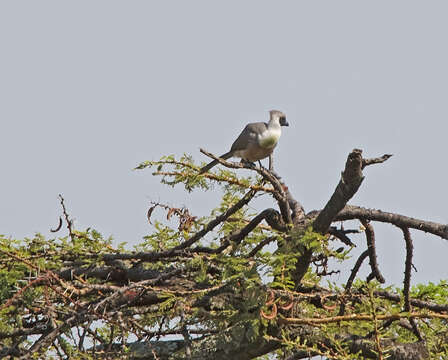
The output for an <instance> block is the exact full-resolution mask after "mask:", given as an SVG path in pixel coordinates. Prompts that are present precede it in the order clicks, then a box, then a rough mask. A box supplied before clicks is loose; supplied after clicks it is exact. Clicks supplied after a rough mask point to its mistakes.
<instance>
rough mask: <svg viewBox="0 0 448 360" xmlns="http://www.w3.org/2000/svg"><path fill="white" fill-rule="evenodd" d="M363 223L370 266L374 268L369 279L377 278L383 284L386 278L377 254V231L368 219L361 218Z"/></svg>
mask: <svg viewBox="0 0 448 360" xmlns="http://www.w3.org/2000/svg"><path fill="white" fill-rule="evenodd" d="M361 223H362V225H363V226H364V227H365V232H366V239H367V250H368V251H369V262H370V268H371V269H372V274H371V275H370V276H369V279H370V278H375V279H377V280H378V281H379V282H380V283H381V284H384V283H385V282H386V280H385V279H384V277H383V275H382V274H381V272H380V269H379V267H378V261H377V256H376V246H375V231H374V230H373V226H372V225H371V224H369V223H368V222H367V221H366V220H364V219H361Z"/></svg>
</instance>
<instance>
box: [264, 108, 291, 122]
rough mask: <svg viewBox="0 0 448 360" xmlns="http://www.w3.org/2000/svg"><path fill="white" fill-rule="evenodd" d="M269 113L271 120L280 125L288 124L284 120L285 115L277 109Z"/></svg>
mask: <svg viewBox="0 0 448 360" xmlns="http://www.w3.org/2000/svg"><path fill="white" fill-rule="evenodd" d="M269 115H270V117H271V121H275V122H277V123H278V124H279V125H280V126H289V124H288V122H287V121H286V115H285V114H284V113H282V112H281V111H278V110H271V111H269Z"/></svg>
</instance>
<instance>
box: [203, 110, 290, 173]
mask: <svg viewBox="0 0 448 360" xmlns="http://www.w3.org/2000/svg"><path fill="white" fill-rule="evenodd" d="M269 115H270V119H269V122H268V123H264V122H257V123H251V124H247V125H246V127H245V128H244V130H243V131H242V132H241V134H240V136H238V138H237V139H236V140H235V142H234V143H233V144H232V147H231V148H230V151H229V152H226V153H225V154H223V155H221V156H220V158H221V159H229V158H231V157H239V158H241V160H242V161H245V162H250V163H253V162H255V161H260V160H261V159H264V158H267V157H269V170H272V167H273V166H272V163H273V161H272V152H273V151H274V148H275V146H276V145H277V143H278V140H279V139H280V136H281V134H282V126H289V124H288V122H287V121H286V116H285V114H283V113H282V112H281V111H278V110H271V111H270V112H269ZM216 164H218V161H217V160H213V161H212V162H210V163H209V164H207V165H206V166H204V167H203V168H202V169H201V170H200V172H199V173H200V174H202V173H205V172H207V171H209V170H210V169H211V168H212V167H213V166H215V165H216Z"/></svg>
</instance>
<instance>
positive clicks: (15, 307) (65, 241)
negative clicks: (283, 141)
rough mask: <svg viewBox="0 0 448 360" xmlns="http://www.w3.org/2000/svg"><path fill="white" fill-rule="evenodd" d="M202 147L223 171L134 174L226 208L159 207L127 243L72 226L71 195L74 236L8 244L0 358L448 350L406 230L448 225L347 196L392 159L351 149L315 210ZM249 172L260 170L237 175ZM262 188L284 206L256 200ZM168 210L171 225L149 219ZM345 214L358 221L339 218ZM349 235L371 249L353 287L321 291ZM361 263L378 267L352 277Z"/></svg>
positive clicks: (183, 163) (441, 305) (165, 162)
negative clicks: (390, 267)
mask: <svg viewBox="0 0 448 360" xmlns="http://www.w3.org/2000/svg"><path fill="white" fill-rule="evenodd" d="M201 151H202V152H203V153H204V154H206V155H208V156H210V157H211V158H213V159H216V160H218V161H219V163H221V165H223V167H224V168H225V169H219V170H217V171H216V172H214V173H206V174H203V175H199V174H198V169H199V167H198V166H197V165H195V164H194V162H193V160H192V159H191V158H190V157H187V156H183V157H182V158H180V159H179V160H176V159H175V158H174V157H164V158H162V159H161V160H160V161H149V162H145V163H142V164H141V165H139V166H138V169H144V168H147V167H153V168H155V171H154V172H153V175H155V176H161V181H162V183H164V184H167V185H169V186H176V185H183V186H184V187H185V190H186V191H193V190H195V189H198V188H200V189H204V190H209V191H213V189H214V186H215V185H218V186H220V187H221V188H222V189H223V195H222V199H221V202H220V204H219V205H218V206H217V207H216V208H215V209H214V210H213V211H212V212H211V214H210V215H209V216H206V217H197V216H193V215H192V214H191V213H190V211H189V210H188V209H187V208H185V207H184V208H176V207H173V206H168V205H166V204H162V203H153V204H151V206H150V208H149V211H148V220H149V221H150V222H152V224H153V226H154V231H153V233H151V234H150V235H148V236H146V237H145V238H144V240H143V242H141V243H139V244H138V245H137V246H135V248H134V249H133V250H130V249H129V248H128V247H126V246H125V245H124V244H121V245H119V246H113V244H112V241H111V239H104V238H103V237H102V236H101V235H100V234H99V233H98V232H96V231H94V230H91V229H87V230H85V231H80V230H77V229H75V228H74V225H73V222H72V220H71V218H70V216H69V214H68V213H67V210H66V207H65V204H64V200H63V198H62V197H61V204H62V213H63V214H62V215H63V216H62V218H63V219H64V220H62V218H61V219H60V224H59V227H58V228H57V229H55V230H52V231H59V230H62V229H61V228H62V225H63V222H65V225H66V228H67V232H68V235H67V236H65V237H60V238H58V239H50V240H47V239H44V238H43V237H42V236H40V235H36V236H35V237H34V238H32V239H24V240H22V241H13V240H11V239H8V238H4V237H3V238H1V239H0V281H1V288H0V298H1V306H0V343H1V349H0V355H1V356H0V357H2V358H20V359H27V358H45V359H49V358H59V359H67V358H70V359H96V358H99V359H100V358H102V359H123V358H132V359H238V360H243V359H273V358H278V359H288V360H293V359H294V360H296V359H304V358H310V357H313V356H319V355H320V356H321V357H323V358H328V359H364V358H365V359H386V358H387V359H397V360H398V359H409V360H410V359H441V358H448V345H447V342H448V327H447V320H448V303H447V294H448V289H447V283H446V282H443V281H442V282H441V283H440V284H438V285H435V284H432V283H428V284H419V285H417V286H414V287H411V285H410V284H411V272H412V266H413V265H412V255H413V244H412V238H411V232H410V229H412V230H416V231H424V232H428V233H431V234H434V235H437V236H439V237H440V238H442V239H448V226H447V225H442V224H437V223H434V222H430V221H423V220H419V219H414V218H411V217H407V216H404V215H399V214H394V213H388V212H383V211H380V210H371V209H366V208H363V207H359V206H354V205H348V204H347V203H348V201H349V200H350V199H351V198H352V197H353V195H354V194H355V193H356V192H357V190H358V189H359V187H360V186H361V184H362V181H363V178H364V175H363V170H364V169H365V168H366V167H367V166H370V165H373V164H379V163H382V162H384V161H386V160H387V159H388V158H389V157H390V155H384V156H382V157H380V158H374V159H364V158H363V157H362V152H361V150H357V149H355V150H353V151H352V152H351V153H350V154H349V155H348V158H347V162H346V165H345V169H344V171H343V172H342V176H341V180H340V182H339V184H337V186H336V189H335V191H334V193H333V194H332V196H331V198H330V200H329V201H328V203H327V204H326V206H325V207H324V208H323V209H322V210H318V211H311V212H308V213H307V212H305V210H304V209H303V207H302V206H301V204H300V203H299V201H297V200H296V199H294V198H293V197H292V196H291V193H290V192H289V190H288V187H287V186H286V185H285V184H284V183H283V182H282V181H281V179H280V178H279V177H278V176H277V175H275V174H274V173H272V172H270V171H268V170H266V169H264V168H261V167H250V166H248V165H246V164H238V163H232V162H227V161H224V160H222V159H219V158H216V157H215V156H214V155H212V154H209V153H207V152H206V151H204V150H201ZM241 168H247V169H250V170H251V171H252V174H253V176H252V177H246V178H243V177H239V176H237V175H236V173H235V172H234V171H232V170H236V171H238V169H241ZM229 169H231V170H229ZM260 195H268V196H271V197H272V199H273V204H275V208H267V209H263V210H260V211H258V212H255V211H254V210H253V208H251V209H249V207H248V204H250V203H251V201H252V200H253V199H254V198H255V197H257V196H260ZM155 210H157V211H155ZM161 210H163V211H165V212H166V218H167V219H168V220H169V221H161V220H159V221H158V220H156V218H157V216H156V215H158V216H160V214H163V213H162V212H161ZM173 219H177V220H178V221H177V220H176V225H177V228H176V227H174V226H171V225H170V224H172V223H173ZM347 220H359V222H360V224H361V227H360V228H359V227H358V226H352V227H353V229H352V228H350V229H345V228H344V227H342V225H341V226H335V225H334V223H335V222H337V224H342V222H344V221H347ZM376 222H383V223H388V224H390V225H392V226H394V227H397V228H399V229H400V230H401V232H402V235H403V239H404V241H403V246H405V248H406V257H405V258H404V259H403V260H402V261H403V269H404V279H403V286H402V288H398V289H392V288H390V287H385V286H384V285H382V284H384V282H385V280H384V277H383V275H382V274H381V271H380V269H379V268H378V264H377V255H376V250H375V241H376V239H375V233H374V224H375V223H376ZM359 232H362V234H361V235H356V233H359ZM353 236H362V237H365V245H358V246H364V247H365V248H366V250H365V251H364V252H363V253H362V254H361V255H360V256H359V258H358V259H357V261H356V264H355V266H354V268H353V269H352V270H351V272H350V273H349V274H346V275H347V282H346V283H345V285H344V286H336V284H331V283H330V285H327V286H324V285H323V284H324V283H325V284H327V283H328V282H327V281H322V280H323V279H325V280H327V279H328V278H326V276H327V275H329V274H331V273H332V272H333V271H334V270H333V269H332V264H334V261H333V260H336V261H339V262H345V261H346V260H347V259H348V258H349V257H350V254H351V250H352V249H353V247H354V246H355V245H354V244H353V242H352V241H351V239H350V238H352V237H353ZM366 259H368V260H369V264H370V269H371V272H370V275H369V276H368V277H367V279H359V278H357V274H358V270H359V269H360V267H361V266H363V262H364V261H365V260H366ZM364 266H368V265H364Z"/></svg>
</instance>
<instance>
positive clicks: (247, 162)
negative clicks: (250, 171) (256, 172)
mask: <svg viewBox="0 0 448 360" xmlns="http://www.w3.org/2000/svg"><path fill="white" fill-rule="evenodd" d="M241 164H244V165H247V166H250V167H251V168H255V167H256V165H255V163H253V162H250V161H247V160H244V159H241Z"/></svg>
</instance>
